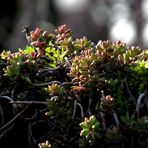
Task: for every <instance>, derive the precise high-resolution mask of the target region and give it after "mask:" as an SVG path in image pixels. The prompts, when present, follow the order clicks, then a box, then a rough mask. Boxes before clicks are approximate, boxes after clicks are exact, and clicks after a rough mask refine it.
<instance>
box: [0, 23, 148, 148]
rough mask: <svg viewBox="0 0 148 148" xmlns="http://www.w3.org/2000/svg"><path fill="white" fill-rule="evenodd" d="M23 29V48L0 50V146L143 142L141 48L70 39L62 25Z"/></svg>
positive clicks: (147, 62)
mask: <svg viewBox="0 0 148 148" xmlns="http://www.w3.org/2000/svg"><path fill="white" fill-rule="evenodd" d="M28 30H29V29H28V28H27V27H26V28H25V30H24V32H25V34H26V38H27V40H28V43H29V44H28V45H26V48H25V49H19V50H18V51H17V52H13V53H12V52H11V51H8V50H4V51H3V52H1V54H0V144H1V145H3V144H8V143H6V139H5V137H7V141H8V140H9V139H11V140H9V141H15V140H16V141H17V140H19V141H21V142H20V145H18V143H17V142H16V143H15V142H14V143H13V145H14V146H13V147H16V148H17V147H22V148H23V147H25V148H26V147H29V146H30V147H37V148H45V147H47V148H49V147H50V148H62V147H63V148H75V147H81V148H85V147H90V148H95V147H100V148H105V147H112V148H117V147H122V148H124V147H126V146H128V147H130V148H134V147H137V146H138V147H139V148H146V147H147V146H148V141H147V137H148V116H147V114H148V53H147V52H145V51H144V50H142V49H140V48H139V47H134V46H132V47H130V46H128V45H126V44H125V43H122V42H120V41H119V42H116V43H114V42H111V41H109V40H107V41H99V42H98V43H97V44H95V43H93V42H92V41H90V40H88V39H87V38H86V37H83V38H80V39H78V38H74V36H73V34H72V31H71V30H70V29H69V28H67V26H66V25H62V26H59V27H58V28H57V29H56V30H55V34H51V33H48V32H47V31H44V30H42V29H40V28H36V29H35V30H33V31H30V32H29V31H28ZM16 129H18V130H16ZM22 129H24V131H23V132H22V135H23V137H22V138H21V137H20V136H19V133H20V131H21V130H22ZM26 131H27V132H26ZM13 133H15V134H13ZM23 142H24V143H23ZM6 147H8V146H6Z"/></svg>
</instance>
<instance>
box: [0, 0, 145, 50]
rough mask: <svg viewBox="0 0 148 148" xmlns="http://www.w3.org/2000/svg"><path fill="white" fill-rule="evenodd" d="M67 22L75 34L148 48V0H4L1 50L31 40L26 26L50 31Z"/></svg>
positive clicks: (0, 12)
mask: <svg viewBox="0 0 148 148" xmlns="http://www.w3.org/2000/svg"><path fill="white" fill-rule="evenodd" d="M63 24H67V25H68V27H69V28H70V29H71V30H72V31H73V33H74V36H75V37H79V38H80V37H83V36H86V37H87V38H88V39H90V40H92V41H93V42H95V43H96V42H98V41H99V40H107V39H109V40H112V41H118V40H120V41H122V42H125V43H127V44H128V45H134V46H140V47H141V48H142V49H147V48H148V0H1V1H0V51H2V50H3V49H8V50H17V49H18V48H24V47H25V46H26V44H27V41H26V39H25V35H24V33H22V28H23V26H26V25H27V26H29V27H30V28H31V29H35V28H36V27H41V28H42V29H45V30H47V31H49V32H54V29H55V28H56V27H57V26H59V25H63Z"/></svg>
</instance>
